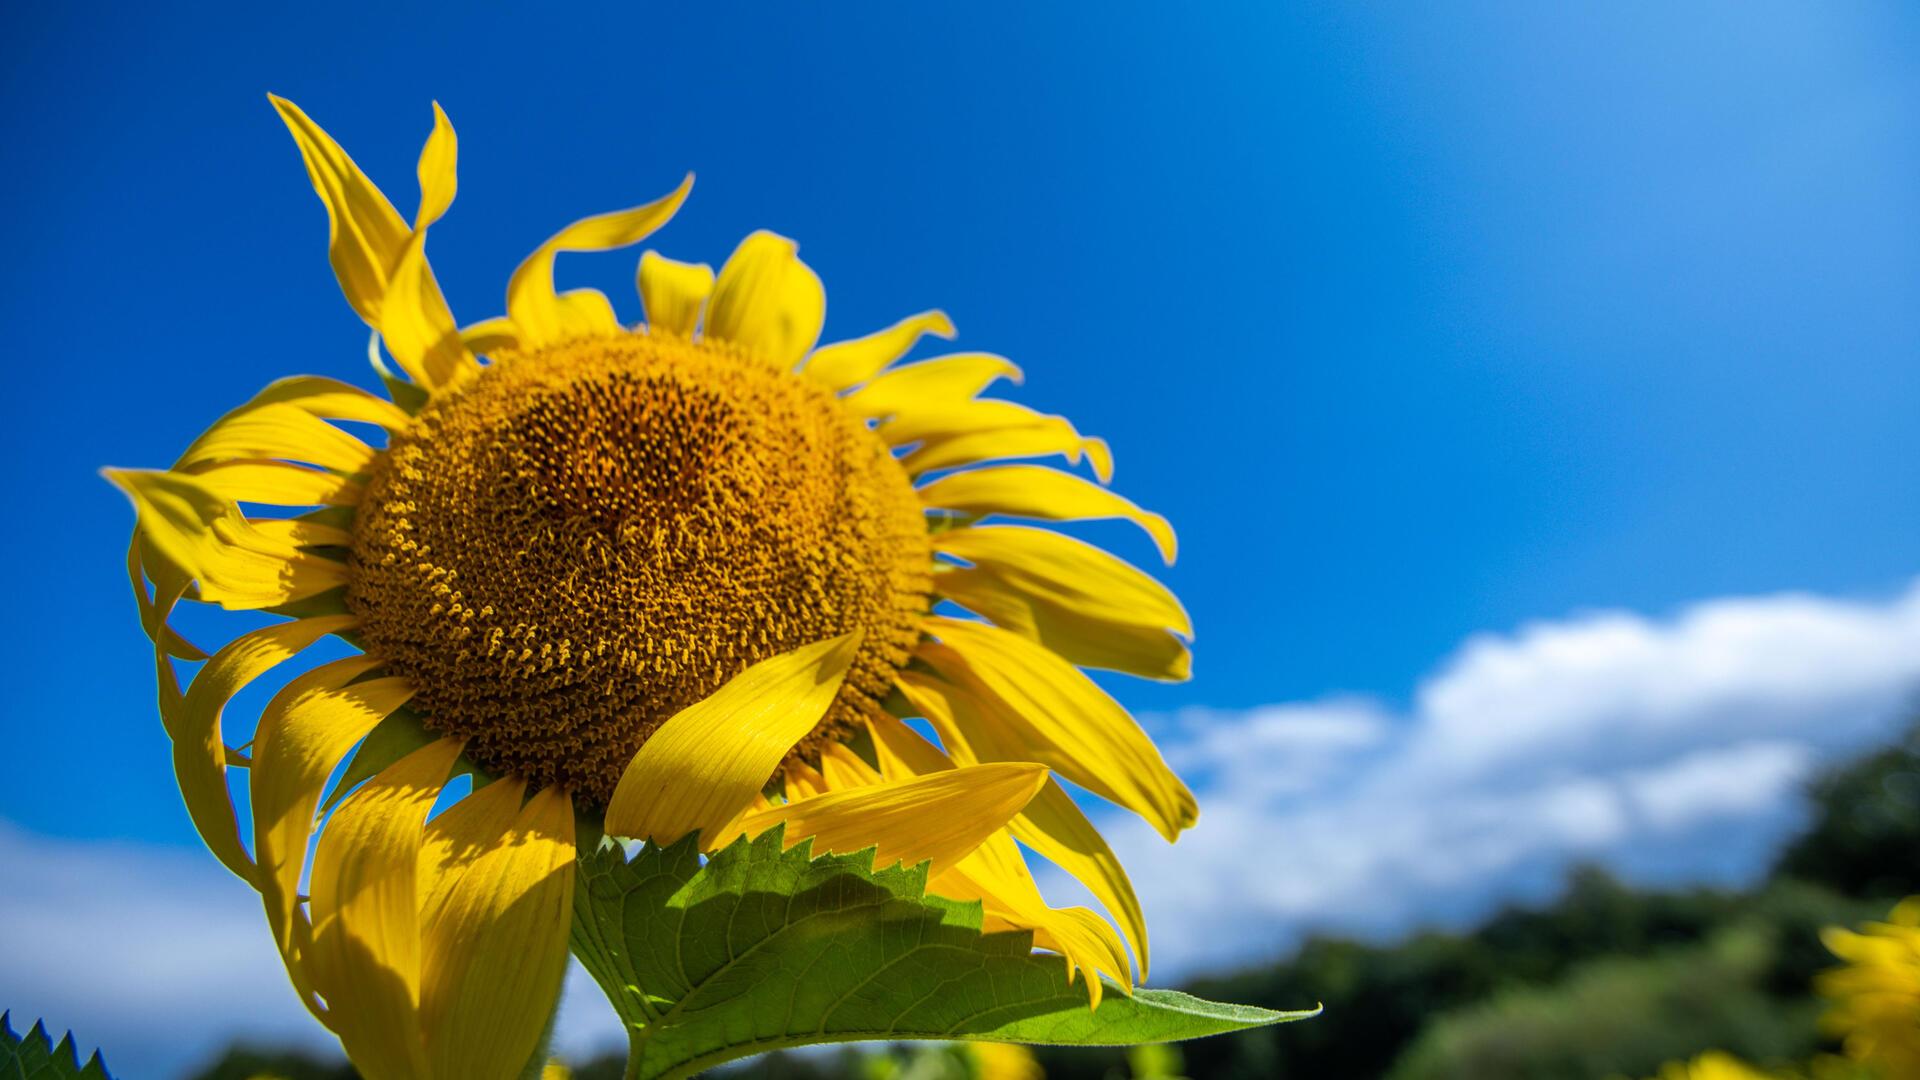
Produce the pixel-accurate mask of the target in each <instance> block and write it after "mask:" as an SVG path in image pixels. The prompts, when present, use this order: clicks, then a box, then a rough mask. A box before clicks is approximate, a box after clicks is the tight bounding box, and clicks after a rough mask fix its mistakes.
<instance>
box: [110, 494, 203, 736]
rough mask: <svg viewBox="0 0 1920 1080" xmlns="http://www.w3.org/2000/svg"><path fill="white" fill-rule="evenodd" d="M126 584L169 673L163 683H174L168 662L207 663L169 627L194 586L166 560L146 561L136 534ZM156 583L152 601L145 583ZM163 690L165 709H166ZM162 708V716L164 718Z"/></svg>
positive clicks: (129, 551) (142, 625) (200, 652)
mask: <svg viewBox="0 0 1920 1080" xmlns="http://www.w3.org/2000/svg"><path fill="white" fill-rule="evenodd" d="M127 580H128V582H129V583H130V584H131V585H132V586H133V602H134V604H135V606H136V607H137V608H138V609H139V611H140V629H141V630H142V631H144V632H145V633H146V635H147V638H148V640H150V641H152V642H153V644H154V648H155V650H156V652H155V657H154V659H155V660H157V661H160V663H161V666H162V668H163V670H164V671H165V673H166V678H165V679H163V680H162V681H163V683H164V682H170V681H171V680H172V672H173V669H172V668H171V667H168V666H166V663H165V661H166V658H167V657H169V656H172V657H177V658H179V659H181V660H187V661H198V660H205V659H206V658H207V654H206V652H205V651H203V650H202V649H200V648H198V647H197V646H195V645H194V644H193V643H192V642H190V641H188V640H187V639H186V638H184V637H181V636H180V634H179V633H178V632H177V631H175V630H174V629H173V627H171V626H168V625H167V618H168V616H170V615H171V614H172V613H173V609H174V606H175V605H176V604H178V603H179V602H180V600H181V598H183V597H184V596H186V594H187V589H188V588H189V587H190V586H191V584H192V582H190V581H188V580H187V578H186V576H185V575H183V574H181V573H180V572H179V570H178V569H177V568H175V567H173V566H172V565H171V564H169V563H167V562H166V561H165V560H164V559H150V558H148V557H147V552H146V543H145V542H144V541H142V540H141V539H140V533H139V532H138V531H135V532H134V534H133V539H132V540H130V541H129V542H128V543H127ZM148 580H151V581H152V582H153V597H152V598H151V599H149V598H148V596H147V586H146V582H147V581H148ZM164 690H165V687H164V686H163V687H162V691H163V706H164ZM165 711H166V710H165V708H164V707H163V708H162V710H161V712H162V714H163V715H164V714H165Z"/></svg>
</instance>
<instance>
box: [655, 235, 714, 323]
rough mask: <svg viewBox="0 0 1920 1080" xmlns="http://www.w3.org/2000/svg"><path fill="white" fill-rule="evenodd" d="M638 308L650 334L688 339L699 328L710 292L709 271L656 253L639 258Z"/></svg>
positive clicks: (705, 265) (698, 265)
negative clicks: (643, 310)
mask: <svg viewBox="0 0 1920 1080" xmlns="http://www.w3.org/2000/svg"><path fill="white" fill-rule="evenodd" d="M638 282H639V286H640V305H641V307H643V308H645V309H646V314H647V328H648V330H649V331H652V332H665V333H669V334H677V335H679V336H680V337H684V338H690V337H692V336H693V332H694V331H695V330H697V329H699V327H700V312H701V310H702V309H703V308H705V307H706V306H707V296H708V294H710V293H712V292H713V267H711V266H708V265H707V264H706V263H683V262H676V261H674V260H672V259H669V258H667V257H666V256H664V255H661V254H659V253H658V252H653V251H646V252H642V253H641V255H640V271H639V275H638Z"/></svg>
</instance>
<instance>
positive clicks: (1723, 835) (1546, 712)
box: [1050, 584, 1920, 981]
mask: <svg viewBox="0 0 1920 1080" xmlns="http://www.w3.org/2000/svg"><path fill="white" fill-rule="evenodd" d="M1917 685H1920V584H1916V585H1915V586H1914V587H1913V588H1911V589H1909V590H1908V591H1907V592H1905V593H1904V594H1902V595H1899V596H1897V597H1893V598H1891V599H1887V600H1882V601H1848V600H1835V599H1825V598H1820V597H1815V596H1807V595H1799V594H1788V595H1779V596H1768V597H1757V598H1742V599H1728V600H1715V601H1710V602H1706V603H1700V604H1696V605H1693V606H1691V607H1689V608H1687V609H1685V610H1684V611H1682V612H1680V613H1679V614H1677V615H1675V616H1673V617H1671V618H1665V619H1650V618H1646V617H1643V616H1640V615H1635V614H1631V613H1624V612H1606V613H1596V614H1587V615H1580V616H1577V617H1573V618H1569V619H1566V620H1563V621H1559V622H1541V623H1535V624H1532V625H1528V626H1525V627H1522V628H1521V629H1520V630H1518V631H1517V632H1515V633H1512V634H1510V635H1491V634H1488V635H1479V636H1476V637H1474V638H1472V639H1470V640H1468V641H1467V642H1466V643H1464V644H1463V645H1462V646H1461V648H1460V649H1459V650H1458V651H1457V652H1456V653H1455V654H1454V655H1453V656H1452V657H1451V658H1449V659H1448V660H1446V662H1444V663H1443V664H1441V665H1440V667H1439V669H1438V670H1437V671H1436V673H1434V674H1433V675H1432V676H1431V677H1429V678H1428V679H1427V680H1426V681H1425V682H1424V683H1423V684H1422V685H1421V686H1420V687H1419V689H1418V691H1417V693H1416V694H1415V695H1414V699H1413V704H1412V705H1411V707H1410V708H1408V709H1405V710H1396V709H1391V708H1389V707H1387V706H1385V705H1383V704H1380V703H1378V702H1372V701H1367V700H1356V699H1352V698H1344V699H1339V700H1332V701H1324V702H1304V703H1292V704H1284V705H1274V706H1267V707H1263V708H1259V709H1253V710H1250V711H1247V712H1243V713H1238V714H1235V713H1228V712H1220V711H1212V710H1202V709H1189V710H1185V711H1183V712H1180V713H1177V714H1174V715H1172V716H1168V717H1158V718H1150V720H1149V722H1150V724H1151V726H1153V727H1154V728H1155V729H1156V732H1157V734H1159V735H1160V737H1161V739H1162V742H1163V745H1165V746H1166V747H1167V753H1168V758H1169V760H1170V761H1172V762H1173V763H1174V764H1175V766H1176V767H1177V768H1179V769H1180V770H1181V771H1182V773H1183V775H1186V776H1187V777H1188V778H1189V780H1190V781H1191V782H1193V783H1194V784H1195V786H1196V788H1198V789H1199V790H1200V792H1201V818H1200V824H1199V826H1198V827H1197V828H1196V829H1195V830H1194V831H1193V832H1191V833H1190V834H1188V836H1187V837H1185V838H1183V839H1182V840H1181V841H1180V843H1179V844H1178V845H1176V846H1173V847H1168V846H1166V845H1165V844H1164V843H1162V842H1161V841H1160V840H1159V839H1158V837H1157V836H1155V835H1154V834H1153V833H1152V832H1151V831H1149V830H1148V829H1147V828H1145V827H1144V826H1143V825H1140V824H1139V823H1138V822H1136V821H1133V820H1132V819H1130V818H1125V817H1123V816H1121V815H1119V814H1117V813H1115V814H1112V815H1109V816H1108V817H1107V818H1106V819H1105V822H1104V824H1105V826H1106V827H1107V828H1108V829H1109V834H1110V835H1111V836H1112V837H1113V838H1114V843H1115V845H1116V847H1118V848H1119V849H1120V851H1121V855H1122V857H1123V859H1124V860H1125V861H1126V863H1127V865H1128V866H1129V867H1130V868H1131V870H1132V872H1133V877H1134V881H1135V883H1136V885H1137V886H1138V888H1139V889H1140V892H1141V894H1142V898H1143V900H1144V902H1145V903H1146V906H1147V915H1148V918H1149V920H1150V921H1151V923H1152V925H1153V928H1154V933H1155V937H1156V948H1155V954H1156V955H1155V959H1156V965H1155V967H1156V981H1165V980H1166V979H1168V978H1172V977H1178V976H1179V975H1181V974H1183V973H1191V972H1193V971H1196V970H1202V969H1211V968H1217V967H1225V966H1231V965H1234V964H1239V963H1244V962H1247V961H1248V960H1251V959H1255V958H1260V957H1265V956H1269V955H1272V954H1274V953H1276V952H1279V951H1281V950H1283V949H1285V948H1286V947H1287V946H1288V945H1290V944H1291V943H1292V942H1293V941H1295V940H1296V939H1297V938H1298V937H1299V936H1300V935H1301V934H1303V933H1306V932H1309V931H1314V930H1332V931H1340V932H1350V933H1363V934H1390V933H1395V932H1399V931H1403V930H1405V929H1408V928H1410V927H1412V926H1414V925H1416V924H1418V923H1423V922H1434V921H1440V922H1455V923H1457V922H1461V921H1464V920H1467V919H1471V918H1474V917H1478V916H1480V915H1482V914H1484V913H1486V912H1487V911H1488V910H1490V909H1491V908H1492V907H1494V906H1496V905H1498V904H1500V903H1503V902H1509V901H1513V900H1539V899H1543V898H1544V897H1545V896H1547V895H1549V894H1550V893H1551V892H1552V891H1553V890H1554V889H1555V888H1556V887H1557V886H1558V883H1559V881H1560V879H1561V875H1562V874H1563V873H1564V870H1565V869H1566V867H1567V866H1568V865H1569V864H1570V863H1571V862H1573V861H1576V860H1594V861H1599V862H1602V863H1605V864H1607V865H1610V866H1612V867H1614V868H1615V869H1616V870H1617V871H1619V872H1622V873H1624V874H1626V875H1628V876H1629V877H1632V878H1635V879H1640V880H1655V881H1667V882H1679V881H1695V882H1699V881H1729V880H1738V879H1740V878H1741V877H1742V876H1746V875H1751V874H1752V873H1754V872H1757V871H1758V870H1759V869H1761V868H1762V866H1763V865H1764V862H1765V860H1766V858H1767V857H1768V855H1769V854H1770V852H1771V851H1772V850H1773V849H1774V848H1775V846H1776V845H1777V844H1778V843H1779V842H1780V840H1781V839H1782V838H1783V837H1784V836H1785V835H1786V834H1787V833H1788V832H1789V831H1791V829H1792V828H1794V827H1795V826H1796V825H1797V824H1798V822H1799V815H1800V813H1801V807H1800V801H1799V799H1798V798H1797V793H1798V791H1799V790H1800V788H1801V785H1802V784H1803V783H1804V781H1805V779H1806V777H1807V776H1808V775H1809V773H1810V772H1811V771H1812V770H1813V769H1814V768H1816V767H1817V766H1818V765H1820V764H1821V763H1824V762H1827V761H1831V760H1834V759H1836V758H1838V757H1840V756H1842V755H1845V754H1848V753H1851V752H1854V751H1856V750H1858V749H1859V748H1861V747H1863V746H1865V745H1867V744H1869V743H1871V742H1873V741H1875V740H1877V739H1881V738H1884V737H1886V736H1887V735H1888V734H1890V733H1891V732H1892V731H1894V730H1895V729H1896V728H1897V726H1898V725H1899V724H1900V723H1902V722H1903V721H1904V719H1905V717H1906V716H1908V715H1909V713H1910V710H1911V709H1912V707H1913V705H1914V703H1915V697H1914V689H1915V687H1916V686H1917ZM1050 885H1051V886H1052V887H1057V888H1060V889H1061V890H1062V892H1063V893H1070V892H1072V891H1073V890H1072V889H1071V886H1070V885H1067V884H1065V883H1063V882H1061V881H1059V880H1058V879H1057V876H1056V878H1055V879H1053V880H1052V881H1051V882H1050ZM1223 928H1230V929H1226V930H1224V932H1223Z"/></svg>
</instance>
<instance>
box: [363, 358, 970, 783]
mask: <svg viewBox="0 0 1920 1080" xmlns="http://www.w3.org/2000/svg"><path fill="white" fill-rule="evenodd" d="M353 556H354V558H353V580H352V583H351V585H350V586H349V589H348V594H347V602H348V605H349V606H350V607H351V608H352V610H353V611H354V613H355V614H356V615H357V616H359V620H360V632H361V634H362V637H363V639H364V643H365V645H366V647H367V650H368V651H369V652H370V653H373V654H374V655H377V656H379V657H381V658H383V659H385V660H386V661H387V663H388V665H389V666H390V667H391V669H392V670H393V671H394V673H396V674H399V675H404V676H406V677H407V678H408V679H409V680H411V682H412V683H413V685H414V689H415V697H414V702H413V703H414V707H415V708H416V709H417V710H418V711H419V712H420V713H421V714H422V719H423V720H424V722H425V723H426V725H427V726H428V727H429V728H431V729H433V730H435V731H438V732H441V733H443V734H449V735H458V736H463V737H465V738H467V739H468V744H467V746H468V753H470V754H471V755H472V756H473V758H474V760H475V761H477V762H478V763H480V764H481V765H482V766H483V767H485V768H487V769H489V770H490V771H496V772H502V773H508V774H512V775H518V776H524V777H526V778H527V779H529V780H530V781H532V782H534V783H536V784H543V785H544V784H561V785H565V786H567V787H569V788H572V789H574V790H575V792H576V793H577V794H578V795H579V796H581V797H582V800H583V801H584V802H586V803H589V804H593V805H604V804H605V802H606V800H607V798H608V797H610V796H611V795H612V793H613V788H614V785H615V784H616V783H617V782H618V781H619V779H620V774H621V773H622V772H623V771H624V770H625V768H626V765H627V762H628V761H629V760H630V759H631V758H632V756H633V754H634V752H635V751H636V750H638V749H639V748H640V744H641V743H643V742H645V741H646V738H647V736H648V735H649V734H650V733H651V732H652V731H653V730H654V728H656V727H657V726H659V724H660V723H661V722H662V721H664V720H665V719H667V718H668V717H670V716H672V715H673V714H674V713H675V712H677V711H679V710H680V709H682V708H684V707H686V706H688V705H690V704H693V703H694V702H696V701H698V700H700V699H701V698H703V697H705V696H707V695H708V694H710V693H712V692H713V691H715V690H717V689H719V687H720V686H721V685H722V684H723V683H725V682H726V681H727V680H728V679H730V678H732V677H733V676H734V675H736V674H738V673H739V672H740V671H741V670H742V669H743V668H745V667H746V666H748V665H749V664H752V663H755V662H757V661H760V660H765V659H767V658H769V657H772V656H775V655H777V654H779V653H782V652H785V651H787V650H789V649H793V648H796V647H798V646H801V645H805V644H808V643H810V642H814V641H818V640H821V639H823V638H828V637H833V636H836V635H839V634H843V633H846V632H848V631H851V630H855V629H859V630H863V631H865V637H864V638H863V640H862V644H861V647H860V651H859V655H858V656H857V658H856V659H855V661H854V663H853V668H852V670H851V671H850V672H849V674H848V677H847V682H846V685H845V686H844V687H843V688H842V690H841V692H840V696H839V697H838V699H836V701H835V702H834V705H833V707H832V708H831V709H829V710H828V712H827V715H826V717H825V718H824V719H823V720H822V721H821V723H820V725H819V726H818V727H816V728H815V729H814V731H813V733H812V734H810V735H808V736H807V738H806V739H804V740H802V741H801V743H800V744H799V745H798V746H796V747H795V748H794V752H793V753H794V755H795V756H799V757H802V758H809V757H812V756H814V754H815V753H817V751H818V749H819V747H820V745H822V741H823V740H826V739H832V738H836V737H840V736H843V735H845V734H846V733H848V732H849V731H850V730H851V726H852V724H853V723H854V722H855V721H857V719H858V718H859V717H860V716H861V714H862V713H863V711H864V710H867V709H870V708H873V707H874V706H875V705H876V704H877V702H878V701H879V700H880V699H881V698H883V697H884V696H885V695H886V693H887V691H888V688H889V687H890V686H891V685H892V679H893V674H894V672H895V671H896V670H897V669H898V668H899V667H900V666H901V665H902V664H904V663H905V662H906V660H907V656H908V654H909V653H910V651H911V650H912V649H913V647H914V645H915V644H916V642H917V641H918V639H919V622H920V616H921V615H922V614H924V613H925V611H926V609H927V593H928V591H929V588H930V579H929V575H930V571H931V563H932V554H931V550H930V547H929V543H928V539H927V529H926V523H925V519H924V517H923V515H922V513H921V510H920V504H919V502H918V500H917V499H916V498H915V496H914V492H913V489H912V486H911V484H910V483H909V482H908V479H907V477H906V474H905V473H904V472H903V471H902V470H901V469H900V467H899V465H898V464H897V463H896V462H895V461H894V459H893V457H892V455H891V454H890V453H889V452H888V451H887V448H886V447H885V445H884V444H882V443H881V442H880V440H879V439H878V438H877V437H876V436H875V435H874V434H873V433H872V431H870V430H869V429H868V428H867V427H866V426H865V425H864V424H862V423H861V422H859V421H858V420H856V419H855V418H853V417H852V416H851V415H850V414H849V413H847V412H846V411H845V410H844V409H842V408H841V407H840V404H839V402H838V401H837V400H836V399H835V398H834V396H833V395H832V394H830V393H829V392H827V391H826V390H823V389H821V388H819V387H817V386H815V385H813V384H812V383H811V382H810V381H809V380H807V379H804V378H798V377H795V376H793V375H790V374H787V373H785V372H781V371H777V370H775V369H774V368H772V367H770V366H768V365H767V364H765V363H764V362H762V361H760V360H758V359H755V358H754V357H751V356H748V355H744V354H742V353H739V352H737V351H735V350H732V349H729V348H728V347H726V346H723V345H716V344H709V343H703V342H689V341H685V340H681V339H675V338H670V337H653V336H647V335H640V334H630V335H622V336H619V337H615V338H609V339H596V340H583V341H575V342H569V343H567V344H564V345H558V346H554V347H551V348H548V349H544V350H541V351H539V352H534V353H530V354H526V355H521V356H509V357H506V358H504V359H501V360H499V361H498V362H496V363H495V364H493V365H491V366H489V367H488V368H487V369H486V370H485V371H484V372H483V373H482V374H481V375H480V376H479V377H478V378H477V379H475V380H474V381H473V382H471V383H469V384H467V385H466V386H465V387H463V388H462V389H460V390H457V391H453V392H449V393H446V394H443V395H441V396H438V397H436V398H435V399H434V400H433V401H432V402H430V403H429V404H428V405H427V406H426V407H425V408H424V409H422V410H421V412H420V415H419V416H418V417H417V418H416V421H415V423H414V424H413V425H412V426H411V427H410V428H408V429H407V430H405V431H403V432H400V433H397V434H395V435H394V436H393V439H392V442H391V443H390V445H389V447H388V451H387V453H385V454H383V455H381V457H380V460H379V462H378V464H377V465H376V466H375V467H374V469H373V473H372V476H371V477H370V478H369V481H368V487H367V494H366V497H365V498H364V499H363V500H362V503H361V507H360V510H359V512H358V514H357V515H356V518H355V522H354V548H353ZM790 760H791V758H790Z"/></svg>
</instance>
